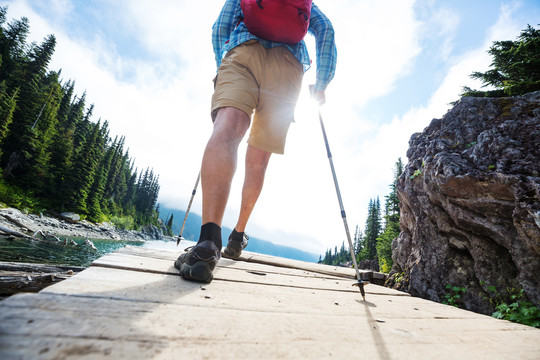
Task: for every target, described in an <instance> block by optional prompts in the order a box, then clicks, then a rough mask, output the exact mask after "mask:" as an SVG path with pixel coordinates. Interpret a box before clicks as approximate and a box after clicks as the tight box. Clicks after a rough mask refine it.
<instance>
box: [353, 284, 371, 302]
mask: <svg viewBox="0 0 540 360" xmlns="http://www.w3.org/2000/svg"><path fill="white" fill-rule="evenodd" d="M368 284H369V283H368ZM353 286H358V289H359V290H360V294H362V299H364V301H366V291H365V290H364V281H362V280H361V279H360V280H358V282H357V283H355V284H353Z"/></svg>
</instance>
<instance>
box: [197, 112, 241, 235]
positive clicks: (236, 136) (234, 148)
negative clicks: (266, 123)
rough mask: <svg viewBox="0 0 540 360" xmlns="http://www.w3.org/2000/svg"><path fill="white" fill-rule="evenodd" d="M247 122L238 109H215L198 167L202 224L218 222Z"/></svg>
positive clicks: (223, 208) (219, 221)
mask: <svg viewBox="0 0 540 360" xmlns="http://www.w3.org/2000/svg"><path fill="white" fill-rule="evenodd" d="M249 123H250V118H249V116H248V115H247V114H246V113H245V112H243V111H241V110H238V109H236V108H232V107H226V108H221V109H219V110H218V113H217V115H216V119H215V121H214V130H213V132H212V136H211V137H210V140H208V144H207V145H206V149H205V152H204V156H203V162H202V168H201V186H202V197H203V208H202V212H203V214H202V223H203V224H206V223H214V224H216V225H218V226H221V221H222V220H223V214H224V212H225V207H226V205H227V200H228V199H229V192H230V189H231V183H232V179H233V176H234V172H235V171H236V161H237V153H238V145H239V144H240V141H241V140H242V138H243V137H244V135H245V133H246V131H247V129H248V128H249Z"/></svg>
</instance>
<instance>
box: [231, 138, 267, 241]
mask: <svg viewBox="0 0 540 360" xmlns="http://www.w3.org/2000/svg"><path fill="white" fill-rule="evenodd" d="M270 155H272V153H269V152H267V151H264V150H260V149H257V148H255V147H253V146H251V145H248V148H247V151H246V176H245V178H244V186H243V188H242V207H241V209H240V216H239V217H238V222H237V223H236V226H235V229H236V231H238V232H244V230H245V228H246V224H247V222H248V220H249V217H250V215H251V212H252V211H253V208H254V207H255V203H256V202H257V199H258V198H259V195H260V193H261V190H262V188H263V184H264V175H265V173H266V168H267V166H268V161H269V160H270Z"/></svg>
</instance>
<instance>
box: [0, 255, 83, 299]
mask: <svg viewBox="0 0 540 360" xmlns="http://www.w3.org/2000/svg"><path fill="white" fill-rule="evenodd" d="M84 269H85V268H84V267H79V266H64V265H47V264H29V263H14V262H3V261H0V296H1V297H7V296H10V295H14V294H17V293H19V292H38V291H40V290H41V289H44V288H46V287H47V286H49V285H52V284H55V283H57V282H59V281H62V280H65V279H68V278H70V277H71V276H72V275H74V274H76V273H78V272H80V271H82V270H84Z"/></svg>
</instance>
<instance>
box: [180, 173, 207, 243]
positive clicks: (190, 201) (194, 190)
mask: <svg viewBox="0 0 540 360" xmlns="http://www.w3.org/2000/svg"><path fill="white" fill-rule="evenodd" d="M199 180H201V172H200V171H199V175H198V176H197V181H195V187H194V188H193V191H192V192H191V200H189V205H188V207H187V210H186V215H185V216H184V222H183V223H182V229H180V235H178V238H177V239H176V246H178V244H180V241H181V240H185V239H184V238H183V237H182V234H183V233H184V226H186V220H187V217H188V214H189V209H191V204H192V203H193V198H194V197H195V193H196V192H197V187H198V186H199Z"/></svg>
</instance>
